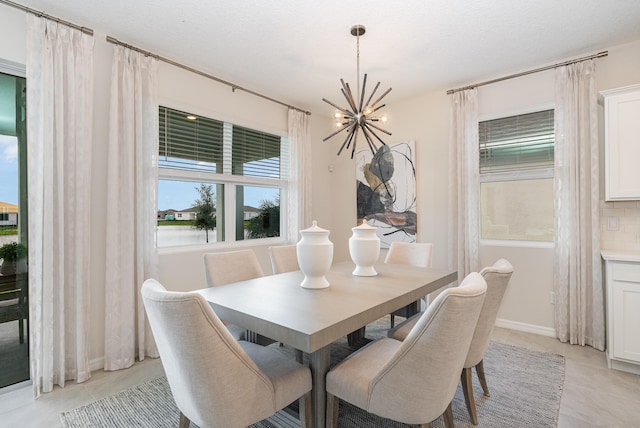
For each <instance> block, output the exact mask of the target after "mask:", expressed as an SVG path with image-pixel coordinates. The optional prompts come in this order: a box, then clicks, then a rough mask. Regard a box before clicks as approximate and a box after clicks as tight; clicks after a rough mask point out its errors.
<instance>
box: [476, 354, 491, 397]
mask: <svg viewBox="0 0 640 428" xmlns="http://www.w3.org/2000/svg"><path fill="white" fill-rule="evenodd" d="M482 361H483V360H480V362H479V363H478V364H476V373H477V374H478V379H479V380H480V386H482V390H483V391H484V395H485V397H491V394H489V387H488V386H487V379H486V378H485V377H484V365H483V364H482Z"/></svg>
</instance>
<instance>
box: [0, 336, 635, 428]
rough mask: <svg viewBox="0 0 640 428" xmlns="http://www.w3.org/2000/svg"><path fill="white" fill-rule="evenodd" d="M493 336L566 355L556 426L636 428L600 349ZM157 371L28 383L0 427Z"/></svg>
mask: <svg viewBox="0 0 640 428" xmlns="http://www.w3.org/2000/svg"><path fill="white" fill-rule="evenodd" d="M493 338H494V340H498V341H501V342H506V343H511V344H514V345H518V346H523V347H527V348H531V349H536V350H539V351H544V352H551V353H555V354H561V355H564V356H565V361H566V371H565V382H564V390H563V393H562V400H561V404H560V417H559V424H558V426H559V427H560V428H574V427H580V428H591V427H607V428H614V427H616V428H617V427H620V428H630V427H639V428H640V376H636V375H632V374H628V373H624V372H620V371H615V370H609V369H608V368H607V363H606V357H605V354H604V353H603V352H599V351H596V350H594V349H593V348H590V347H584V348H583V347H579V346H571V345H566V344H562V343H560V342H558V341H557V340H555V339H552V338H549V337H544V336H538V335H534V334H529V333H523V332H518V331H515V330H508V329H504V328H496V329H495V330H494V334H493ZM162 373H163V370H162V366H161V364H160V361H159V360H152V359H146V360H145V361H143V362H140V363H137V364H135V365H134V367H132V368H130V369H128V370H122V371H119V372H111V373H105V372H101V371H100V372H94V373H93V376H92V378H91V379H90V380H89V381H87V382H85V383H82V384H75V383H68V384H67V386H66V387H65V388H57V389H56V390H55V391H54V392H52V393H50V394H45V395H43V396H42V397H41V398H39V399H37V400H34V399H33V396H32V389H31V386H27V387H22V388H14V389H13V390H10V391H6V392H0V426H6V427H20V428H41V427H42V428H45V427H46V428H55V427H60V426H61V424H60V422H59V418H58V415H59V414H60V412H62V411H65V410H69V409H73V408H75V407H78V406H81V405H83V404H85V403H88V402H91V401H94V400H96V399H99V398H102V397H105V396H107V395H110V394H113V393H115V392H117V391H120V390H123V389H127V388H130V387H132V386H135V385H137V384H139V383H141V382H143V381H145V380H148V379H154V378H156V377H158V376H160V375H161V374H162ZM505 428H506V427H505ZM509 428H511V427H509Z"/></svg>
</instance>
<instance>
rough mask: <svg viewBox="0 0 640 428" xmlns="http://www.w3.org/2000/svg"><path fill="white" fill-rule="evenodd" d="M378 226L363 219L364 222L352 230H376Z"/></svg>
mask: <svg viewBox="0 0 640 428" xmlns="http://www.w3.org/2000/svg"><path fill="white" fill-rule="evenodd" d="M376 229H377V227H374V226H370V225H369V223H367V222H366V221H363V222H362V224H361V225H360V226H358V227H352V228H351V230H376Z"/></svg>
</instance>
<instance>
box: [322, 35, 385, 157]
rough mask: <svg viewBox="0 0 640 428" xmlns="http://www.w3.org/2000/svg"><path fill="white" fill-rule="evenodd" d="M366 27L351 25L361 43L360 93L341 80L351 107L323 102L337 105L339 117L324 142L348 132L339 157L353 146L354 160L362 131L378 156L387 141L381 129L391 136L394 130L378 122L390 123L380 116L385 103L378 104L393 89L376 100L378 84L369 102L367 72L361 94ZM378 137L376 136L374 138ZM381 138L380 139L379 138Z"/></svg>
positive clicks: (358, 76)
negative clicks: (383, 138) (366, 93)
mask: <svg viewBox="0 0 640 428" xmlns="http://www.w3.org/2000/svg"><path fill="white" fill-rule="evenodd" d="M365 31H366V29H365V27H364V25H354V26H353V27H351V35H352V36H355V37H356V46H357V55H356V62H357V79H356V80H357V88H356V89H357V90H356V94H355V95H356V96H355V97H354V96H353V92H351V87H350V86H349V84H348V83H345V82H344V79H340V83H341V84H342V88H341V89H340V91H341V92H342V95H344V97H345V99H346V100H347V107H346V108H342V107H338V106H337V105H336V104H334V103H332V102H331V101H329V100H327V99H326V98H323V99H322V101H324V102H325V103H327V104H329V105H330V106H332V107H333V108H335V109H336V113H335V118H336V125H337V126H338V128H339V129H338V130H337V131H335V132H333V133H332V134H331V135H329V136H328V137H326V138H324V139H323V140H322V141H327V140H328V139H330V138H332V137H334V136H336V135H338V134H340V133H341V132H343V131H346V132H347V135H346V137H345V139H344V142H343V143H342V146H340V150H338V156H340V153H342V150H344V149H345V148H346V149H349V148H350V147H351V159H353V155H354V153H355V152H356V143H357V142H358V134H359V133H362V135H363V136H364V138H365V140H366V141H367V144H368V145H369V149H370V150H371V153H373V154H374V155H375V153H376V151H377V150H378V148H379V146H378V145H377V142H378V141H379V142H380V143H381V144H382V145H385V142H384V141H382V139H381V138H380V137H379V136H378V134H377V133H376V130H377V131H380V132H384V133H385V134H387V135H391V133H390V132H388V131H386V130H384V129H383V128H381V127H380V126H378V125H377V123H384V122H386V117H379V116H376V115H375V113H376V112H378V111H379V110H380V109H382V108H383V107H384V106H385V104H382V105H378V103H379V102H380V101H382V99H383V98H384V97H385V96H386V95H387V94H388V93H389V92H391V88H389V89H387V91H386V92H385V93H383V94H382V95H380V97H378V99H376V100H375V101H374V102H373V103H371V100H372V99H373V97H374V95H375V93H376V91H377V90H378V87H379V86H380V82H378V83H377V84H376V86H375V87H374V88H373V91H371V94H370V95H369V98H368V99H367V102H366V103H365V102H364V98H365V92H366V86H367V74H366V73H365V74H364V79H363V80H362V93H360V36H362V35H363V34H364V33H365ZM374 138H375V139H374ZM376 140H377V141H376Z"/></svg>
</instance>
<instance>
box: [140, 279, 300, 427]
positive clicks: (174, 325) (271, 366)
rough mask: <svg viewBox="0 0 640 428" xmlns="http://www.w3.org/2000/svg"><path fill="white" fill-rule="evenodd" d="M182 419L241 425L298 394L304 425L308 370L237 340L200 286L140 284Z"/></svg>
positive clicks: (186, 423)
mask: <svg viewBox="0 0 640 428" xmlns="http://www.w3.org/2000/svg"><path fill="white" fill-rule="evenodd" d="M142 300H143V302H144V306H145V309H146V312H147V316H148V318H149V324H150V325H151V331H152V332H153V335H154V338H155V340H156V343H157V345H158V351H159V353H160V359H161V361H162V365H163V367H164V370H165V373H166V376H167V380H168V382H169V386H170V388H171V393H172V395H173V398H174V400H175V402H176V405H177V406H178V409H179V410H180V427H181V428H183V427H184V428H187V427H188V426H189V423H190V421H193V422H194V423H195V424H197V425H198V426H200V427H210V428H231V427H238V428H240V427H246V426H248V425H251V424H254V423H256V422H258V421H261V420H263V419H265V418H268V417H269V416H272V415H273V414H275V413H276V412H277V411H279V410H280V409H282V408H284V407H285V406H287V405H289V404H290V403H292V402H294V401H296V400H300V415H301V417H300V419H301V423H302V426H303V427H305V426H310V421H311V414H310V412H311V371H310V370H309V368H307V367H305V366H303V365H301V364H298V363H296V362H295V361H293V360H292V359H290V358H287V357H286V356H285V355H284V354H282V353H281V352H279V351H277V350H275V349H271V348H266V347H263V346H260V345H256V344H254V343H251V342H245V341H236V340H235V339H234V338H233V337H232V336H231V334H230V333H229V331H228V330H227V329H226V328H225V326H224V324H222V321H220V319H219V318H218V316H217V315H216V314H215V312H214V311H213V310H212V309H211V306H209V304H208V303H207V301H206V300H205V299H204V298H203V297H202V296H201V295H199V294H198V293H193V292H191V293H184V292H172V291H167V290H165V288H164V287H163V286H162V285H161V284H160V283H159V282H158V281H156V280H154V279H148V280H146V281H145V282H144V284H143V285H142Z"/></svg>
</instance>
